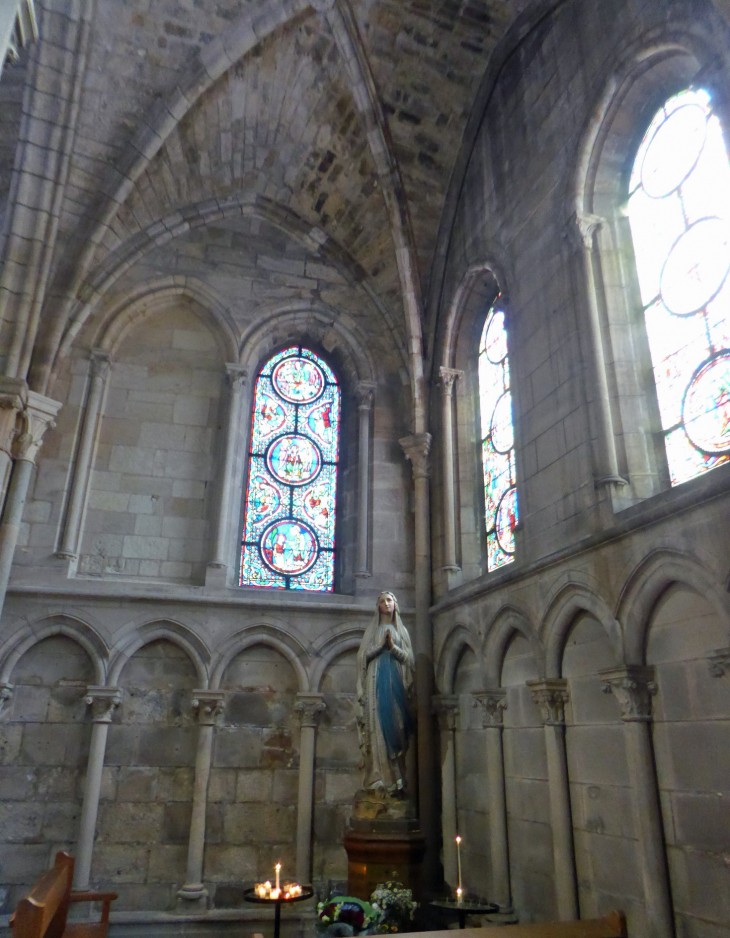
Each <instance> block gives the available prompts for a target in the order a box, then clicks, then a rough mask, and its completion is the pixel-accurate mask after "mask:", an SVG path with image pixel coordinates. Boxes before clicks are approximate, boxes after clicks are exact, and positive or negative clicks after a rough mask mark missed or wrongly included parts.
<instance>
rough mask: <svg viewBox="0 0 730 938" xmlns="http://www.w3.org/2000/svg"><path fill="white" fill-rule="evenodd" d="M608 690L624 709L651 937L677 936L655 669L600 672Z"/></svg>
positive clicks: (632, 666)
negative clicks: (654, 722)
mask: <svg viewBox="0 0 730 938" xmlns="http://www.w3.org/2000/svg"><path fill="white" fill-rule="evenodd" d="M600 676H601V679H602V680H603V683H604V686H603V689H604V691H605V692H606V693H611V692H612V693H613V695H614V696H615V697H616V699H617V700H618V702H619V705H620V707H621V717H622V719H623V721H624V733H625V739H626V758H627V762H628V767H629V777H630V781H631V796H632V800H633V808H634V824H635V827H636V835H637V838H638V851H639V862H640V867H641V875H642V878H643V883H644V901H645V903H646V912H647V918H648V920H649V929H650V934H651V938H673V936H674V913H673V910H672V898H671V892H670V887H669V871H668V869H667V854H666V847H665V844H664V826H663V824H662V812H661V804H660V801H659V784H658V782H657V776H656V766H655V763H654V746H653V743H652V737H651V719H652V717H651V711H652V704H651V698H652V696H653V695H654V694H655V693H656V684H655V683H654V679H653V678H654V671H653V668H648V667H642V666H638V665H629V666H627V667H623V668H612V669H608V670H606V671H601V672H600Z"/></svg>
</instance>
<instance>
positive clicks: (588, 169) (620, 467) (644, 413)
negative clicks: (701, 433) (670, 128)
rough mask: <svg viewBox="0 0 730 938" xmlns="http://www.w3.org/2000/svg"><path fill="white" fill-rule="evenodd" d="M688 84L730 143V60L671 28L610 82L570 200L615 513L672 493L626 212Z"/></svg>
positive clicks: (603, 464) (636, 52) (598, 431)
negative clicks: (651, 146)
mask: <svg viewBox="0 0 730 938" xmlns="http://www.w3.org/2000/svg"><path fill="white" fill-rule="evenodd" d="M690 84H698V85H702V86H703V87H705V88H707V89H708V91H710V93H711V94H712V96H713V99H714V100H715V102H716V106H717V110H718V112H719V116H720V120H721V124H722V127H723V131H724V133H725V137H726V140H727V141H728V142H729V143H730V56H728V54H727V51H726V50H722V49H721V47H720V45H719V43H717V42H716V41H715V42H713V37H711V36H709V35H708V34H707V33H700V32H699V30H696V31H689V30H686V29H684V28H680V27H675V28H672V27H671V26H667V27H666V28H664V29H663V30H661V31H657V32H655V33H654V34H652V35H651V36H648V37H645V39H644V40H643V41H642V42H640V43H638V44H637V45H636V46H633V47H631V48H630V49H629V50H627V54H626V55H625V57H624V59H623V62H622V63H621V64H620V66H619V67H618V68H617V69H616V70H615V71H614V73H613V74H612V75H611V77H610V79H609V81H608V83H607V85H606V87H605V89H604V92H603V94H602V96H601V98H600V100H599V102H598V105H597V106H596V108H595V109H594V111H593V113H592V114H591V115H590V117H589V121H588V124H587V128H586V130H585V132H584V134H583V138H582V141H581V146H580V149H579V154H578V159H577V167H576V171H575V172H574V176H573V180H572V192H571V193H570V195H569V197H568V200H567V201H568V205H569V212H568V215H569V220H568V235H569V236H570V237H571V238H572V239H573V241H574V244H575V245H576V247H577V252H578V253H579V254H581V255H582V262H579V263H577V264H576V269H577V274H578V279H579V281H580V283H581V289H580V290H579V295H578V297H577V302H578V303H579V305H582V306H583V309H584V312H585V315H583V316H582V317H581V319H582V331H583V332H584V340H585V347H586V348H590V349H591V356H592V357H593V358H594V360H593V361H592V362H591V364H592V365H593V368H594V372H595V376H596V381H595V386H594V388H593V389H592V393H591V397H592V400H591V401H590V402H589V413H590V421H591V428H592V436H593V438H594V439H595V440H596V441H597V443H596V456H595V463H596V465H595V479H596V486H597V488H598V489H601V488H605V489H607V495H608V497H609V499H610V503H611V506H612V509H613V511H614V512H619V511H621V510H623V509H625V508H629V507H631V506H632V505H634V504H637V503H640V502H642V501H644V500H645V499H648V498H652V497H654V496H656V495H659V494H660V493H663V492H668V491H670V490H672V485H671V482H670V477H669V469H668V465H667V458H666V452H665V448H664V433H663V430H662V426H661V420H660V415H659V404H658V399H657V393H656V386H655V384H654V377H653V369H652V362H651V355H650V351H649V343H648V337H647V333H646V326H645V322H644V311H643V306H642V303H641V296H640V291H639V283H638V276H637V271H636V260H635V256H634V247H633V240H632V237H631V230H630V226H629V218H628V214H627V210H626V209H627V200H628V187H629V178H630V176H631V172H632V169H633V164H634V161H635V158H636V153H637V151H638V149H639V146H640V144H641V142H642V140H643V138H644V135H645V133H646V130H647V129H648V127H649V125H650V123H651V121H652V119H653V118H654V116H655V114H656V112H657V110H658V109H659V108H660V107H661V106H662V104H663V103H664V102H665V101H666V100H667V99H668V98H670V97H671V96H672V95H674V94H676V93H677V92H679V91H681V90H682V89H684V88H686V87H688V85H690ZM728 150H729V152H730V147H728ZM581 293H582V295H580V294H581ZM591 319H593V322H592V323H591ZM590 333H592V334H590ZM591 356H589V359H590V357H591ZM601 385H603V388H604V406H603V412H601V411H602V408H601ZM704 475H707V473H705V474H704ZM699 478H701V477H699ZM697 481H698V479H694V480H690V481H688V482H686V483H684V484H683V486H679V487H675V488H684V489H686V486H692V484H693V483H694V482H697Z"/></svg>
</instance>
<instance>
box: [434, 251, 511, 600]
mask: <svg viewBox="0 0 730 938" xmlns="http://www.w3.org/2000/svg"><path fill="white" fill-rule="evenodd" d="M498 254H499V255H501V252H499V251H498V250H495V251H494V255H495V257H491V256H490V258H489V259H488V260H485V261H484V262H482V263H478V264H474V265H472V266H471V267H470V268H469V270H468V271H467V272H466V274H465V275H464V276H463V277H462V278H461V281H460V286H459V288H458V289H457V290H456V291H455V293H454V298H453V301H452V304H451V308H450V310H449V315H448V321H447V326H446V331H445V336H444V339H443V344H442V348H443V362H444V368H445V369H454V370H455V371H456V372H457V374H458V378H457V379H456V380H455V382H454V385H453V392H452V393H453V399H454V407H455V412H454V416H455V420H454V425H453V446H454V459H453V467H452V468H453V474H454V489H455V506H456V510H455V513H454V524H455V528H456V530H455V544H456V551H455V553H456V557H455V560H456V565H455V568H452V567H451V566H449V565H448V564H447V563H446V564H445V565H442V564H444V560H443V559H442V561H441V563H438V564H437V567H440V568H441V571H440V572H441V573H442V574H443V576H444V577H445V585H446V586H447V588H448V589H453V588H455V587H457V586H459V585H460V584H461V583H466V582H469V581H471V580H474V579H476V578H478V577H482V576H490V577H498V576H500V575H504V574H505V572H507V573H509V574H510V575H511V574H512V572H513V571H514V570H515V569H517V568H518V567H519V566H520V564H521V562H522V560H523V558H524V548H523V539H524V527H523V521H522V519H523V518H524V517H525V502H524V497H525V485H524V479H523V474H522V473H523V459H522V453H523V452H524V445H523V441H522V426H523V421H522V420H521V419H520V415H521V414H522V413H524V409H523V407H522V405H521V400H520V398H521V393H520V387H519V380H518V371H519V369H518V368H517V370H516V364H515V360H514V354H513V353H514V348H513V343H514V339H513V338H512V340H511V341H512V344H511V345H510V347H509V348H508V355H509V360H510V385H511V392H512V418H513V426H514V451H515V462H516V485H517V493H518V496H517V497H518V504H519V518H520V520H519V522H518V524H517V526H516V528H515V553H514V560H513V561H512V562H511V563H510V564H509V565H507V566H506V567H504V566H503V567H498V568H497V569H495V570H491V571H490V570H489V569H488V564H487V528H486V509H485V504H484V475H483V469H482V461H481V442H482V437H481V419H480V396H479V373H478V349H479V344H480V340H481V335H482V330H483V329H484V322H485V320H486V317H487V315H488V313H489V310H490V309H491V307H492V304H493V303H494V300H495V299H496V297H497V296H498V295H499V294H500V293H501V294H502V300H503V304H504V308H505V313H506V319H507V332H508V342H509V341H510V334H511V332H512V329H513V325H514V317H515V311H514V310H513V308H512V304H511V302H510V289H509V284H510V282H511V277H510V275H509V272H508V270H509V268H508V265H507V262H506V260H505V259H502V258H500V259H496V255H498ZM475 350H477V352H475ZM443 423H444V421H443V418H442V420H441V424H442V426H441V430H442V435H443V429H444V428H443ZM443 442H444V441H443V439H442V440H441V445H442V446H443ZM445 471H446V470H445V468H444V467H443V466H442V465H441V460H439V466H438V469H437V472H440V474H441V476H443V475H444V473H445ZM444 515H445V512H443V511H442V512H439V513H438V515H437V518H438V519H439V522H440V531H439V534H440V535H441V537H440V538H439V542H440V543H439V546H438V547H437V548H436V549H437V551H439V554H438V556H440V557H441V558H445V550H444V540H445V538H444V532H445V526H446V524H447V523H448V522H447V519H446V518H445V517H444ZM437 530H438V529H437Z"/></svg>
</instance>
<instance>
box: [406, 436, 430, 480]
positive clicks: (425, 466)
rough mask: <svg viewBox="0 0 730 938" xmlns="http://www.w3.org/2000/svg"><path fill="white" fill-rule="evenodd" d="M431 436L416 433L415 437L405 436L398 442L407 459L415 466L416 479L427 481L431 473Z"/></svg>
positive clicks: (414, 474) (414, 476)
mask: <svg viewBox="0 0 730 938" xmlns="http://www.w3.org/2000/svg"><path fill="white" fill-rule="evenodd" d="M431 440H432V437H431V434H430V433H416V434H414V435H413V436H404V437H402V438H401V439H400V440H398V442H399V443H400V445H401V447H402V448H403V452H404V453H405V454H406V459H407V460H409V461H410V463H411V465H412V466H413V478H414V479H427V478H428V477H429V474H430V472H431V465H430V462H429V458H428V457H429V453H430V452H431Z"/></svg>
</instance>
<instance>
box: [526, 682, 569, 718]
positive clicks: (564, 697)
mask: <svg viewBox="0 0 730 938" xmlns="http://www.w3.org/2000/svg"><path fill="white" fill-rule="evenodd" d="M527 686H528V687H529V688H530V693H531V694H532V699H533V700H534V701H535V703H536V704H537V705H538V707H539V708H540V714H541V716H542V722H543V723H544V724H545V725H546V726H562V725H563V724H564V723H565V705H566V704H567V702H568V700H569V699H570V695H569V694H568V682H567V681H566V680H565V678H562V677H556V678H545V679H544V680H542V681H528V682H527Z"/></svg>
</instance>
